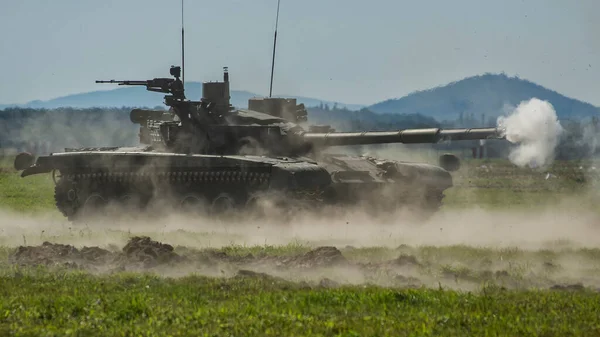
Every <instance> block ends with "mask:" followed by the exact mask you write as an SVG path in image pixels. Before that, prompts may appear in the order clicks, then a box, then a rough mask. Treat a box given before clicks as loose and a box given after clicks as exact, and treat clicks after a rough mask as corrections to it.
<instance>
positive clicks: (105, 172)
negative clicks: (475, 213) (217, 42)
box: [14, 66, 503, 220]
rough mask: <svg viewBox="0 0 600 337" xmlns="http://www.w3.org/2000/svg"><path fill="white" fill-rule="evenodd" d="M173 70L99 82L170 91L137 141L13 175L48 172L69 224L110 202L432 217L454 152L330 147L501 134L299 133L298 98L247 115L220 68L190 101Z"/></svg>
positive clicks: (271, 101) (306, 129)
mask: <svg viewBox="0 0 600 337" xmlns="http://www.w3.org/2000/svg"><path fill="white" fill-rule="evenodd" d="M180 72H181V69H180V67H175V66H171V71H170V73H171V75H172V76H173V78H154V79H151V80H144V81H127V80H125V81H115V80H110V81H96V83H115V84H118V85H139V86H145V87H146V89H147V90H149V91H155V92H160V93H165V94H166V95H165V96H164V99H165V100H164V103H165V104H166V106H168V107H169V109H168V110H148V109H133V110H132V111H131V113H130V119H131V122H132V123H136V124H139V126H140V131H139V141H140V144H139V145H137V146H134V147H98V148H67V149H64V151H63V152H57V153H52V154H50V155H47V156H40V157H38V158H35V157H34V155H33V154H29V153H21V154H19V155H18V156H17V157H16V159H15V162H14V166H15V168H16V169H17V170H19V171H22V173H21V176H22V177H27V176H30V175H33V174H42V173H51V174H52V177H53V179H54V181H55V185H56V186H55V201H56V207H57V209H58V210H59V211H60V212H62V214H63V215H64V216H65V217H67V218H68V219H70V220H75V219H82V218H85V216H86V214H90V213H89V212H92V211H93V212H98V211H100V210H102V209H104V208H103V207H105V206H106V205H107V204H118V205H122V206H127V207H135V209H136V210H138V211H140V212H143V210H144V209H146V210H148V209H153V208H154V207H153V206H152V205H155V202H158V203H159V204H165V203H169V204H170V205H172V206H174V207H175V208H174V209H175V211H177V209H178V208H181V209H182V210H183V209H184V208H185V209H186V210H203V211H206V212H208V213H209V214H222V213H223V212H226V211H233V212H234V213H236V212H242V211H244V210H253V209H255V208H256V207H257V205H259V204H260V203H259V201H264V200H276V201H277V204H278V205H280V206H282V207H284V208H285V207H289V206H294V205H298V204H303V205H313V206H315V205H316V206H320V205H334V206H342V207H347V206H350V207H352V206H353V205H357V204H365V203H366V204H367V205H368V206H369V209H371V210H375V211H384V210H395V209H398V208H402V207H407V208H408V207H412V208H414V209H416V210H417V211H419V212H422V213H423V214H433V213H435V212H436V211H437V210H438V208H439V207H440V206H441V205H442V199H443V197H444V191H445V190H447V189H448V188H450V187H452V185H453V181H452V175H451V172H452V171H455V170H457V169H458V168H459V167H460V162H459V159H458V158H457V157H456V156H453V155H450V154H445V155H442V156H441V157H440V158H439V165H430V164H424V163H414V162H401V161H392V160H385V159H381V158H374V157H369V156H354V155H348V154H335V153H330V152H329V151H330V149H332V148H334V147H343V146H350V145H368V144H390V143H404V144H420V143H437V142H439V141H443V140H452V141H460V140H481V139H492V138H495V139H501V138H503V136H502V133H501V132H500V130H498V129H497V128H473V129H439V128H428V129H408V130H397V131H371V132H368V131H366V132H336V131H335V130H334V129H332V128H331V127H330V126H327V125H320V126H319V125H313V126H303V125H305V124H306V123H307V111H306V109H305V107H304V106H303V105H302V104H297V102H296V101H295V100H294V99H288V98H271V97H269V98H262V97H257V98H252V99H250V100H249V102H248V109H236V108H234V107H232V105H231V104H230V96H229V72H228V69H227V68H226V67H225V68H224V71H223V81H220V82H205V83H203V90H202V97H201V98H200V100H198V101H194V100H189V99H187V98H186V97H185V93H184V88H183V83H182V81H181V80H180ZM157 200H160V201H157ZM313 206H309V207H313Z"/></svg>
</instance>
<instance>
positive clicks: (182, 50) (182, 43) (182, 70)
mask: <svg viewBox="0 0 600 337" xmlns="http://www.w3.org/2000/svg"><path fill="white" fill-rule="evenodd" d="M183 46H184V39H183V0H181V82H182V85H183V89H184V90H185V72H184V69H185V67H184V66H183V65H184V63H185V53H184V47H183Z"/></svg>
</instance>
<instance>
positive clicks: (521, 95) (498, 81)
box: [367, 73, 600, 120]
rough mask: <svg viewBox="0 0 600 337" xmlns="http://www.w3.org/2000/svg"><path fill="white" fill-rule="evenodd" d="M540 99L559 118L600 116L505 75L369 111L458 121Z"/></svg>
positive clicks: (598, 111)
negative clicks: (421, 115) (548, 104)
mask: <svg viewBox="0 0 600 337" xmlns="http://www.w3.org/2000/svg"><path fill="white" fill-rule="evenodd" d="M534 97H536V98H538V99H541V100H546V101H548V102H550V103H551V104H552V105H553V106H554V108H555V110H556V112H557V115H558V116H559V118H573V117H575V118H582V117H590V116H594V115H597V114H600V108H599V107H596V106H594V105H592V104H590V103H588V102H584V101H581V100H577V99H574V98H571V97H567V96H565V95H563V94H560V93H558V92H557V91H554V90H551V89H548V88H546V87H544V86H542V85H540V84H537V83H534V82H532V81H529V80H526V79H522V78H519V77H517V76H513V77H509V76H507V75H506V74H504V73H500V74H493V73H484V74H481V75H475V76H470V77H465V78H463V79H461V80H458V81H453V82H450V83H447V84H444V85H440V86H437V87H434V88H430V89H424V90H418V91H414V92H412V93H410V94H408V95H405V96H403V97H400V98H391V99H387V100H384V101H381V102H378V103H375V104H372V105H369V106H368V107H367V109H369V110H371V111H374V112H377V113H398V114H406V113H420V114H423V115H426V116H431V117H434V118H436V119H440V120H444V119H456V118H459V116H460V115H461V113H462V114H466V115H469V114H477V117H479V115H480V114H483V115H486V116H487V117H497V116H499V115H501V114H503V113H506V112H508V111H509V110H512V109H513V108H514V107H516V106H517V105H518V104H519V103H521V102H522V101H526V100H529V99H531V98H534Z"/></svg>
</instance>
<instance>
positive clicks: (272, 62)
mask: <svg viewBox="0 0 600 337" xmlns="http://www.w3.org/2000/svg"><path fill="white" fill-rule="evenodd" d="M182 1H183V0H182ZM280 2H281V0H277V17H276V19H275V37H274V38H273V60H272V61H271V86H270V87H269V97H271V94H272V93H273V71H274V70H275V46H276V45H277V24H278V23H279V3H280Z"/></svg>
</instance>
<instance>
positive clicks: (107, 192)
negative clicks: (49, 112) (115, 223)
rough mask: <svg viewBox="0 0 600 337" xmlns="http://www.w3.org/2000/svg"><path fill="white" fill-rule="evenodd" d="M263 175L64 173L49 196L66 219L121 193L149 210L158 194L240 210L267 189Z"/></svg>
mask: <svg viewBox="0 0 600 337" xmlns="http://www.w3.org/2000/svg"><path fill="white" fill-rule="evenodd" d="M269 178H270V176H269V173H266V172H241V171H229V170H223V171H191V170H188V171H167V172H155V173H143V172H89V173H70V174H65V175H62V176H60V178H59V180H58V181H57V182H56V186H55V189H54V199H55V204H56V207H57V209H58V210H59V211H60V212H61V213H62V214H63V215H64V216H65V217H67V219H68V220H70V221H76V220H81V219H85V216H86V215H87V214H83V213H85V212H82V211H83V210H84V209H86V208H88V207H87V206H90V209H89V210H90V211H96V210H97V209H95V207H97V206H96V205H88V204H89V202H90V198H94V197H95V198H97V199H101V200H102V201H103V202H111V203H113V204H116V205H120V206H125V204H124V198H126V197H128V198H130V199H131V197H133V198H134V199H135V200H137V204H135V205H127V206H135V207H136V208H133V210H134V211H142V210H144V209H147V210H150V211H151V210H152V207H149V206H150V204H151V202H152V201H153V199H155V198H156V197H157V196H158V197H159V199H160V201H159V202H160V203H161V204H163V205H164V204H169V205H170V206H175V207H181V206H182V203H183V202H185V201H186V200H187V201H189V202H203V203H204V204H203V205H197V204H196V206H202V207H204V209H207V208H206V207H208V209H209V210H210V211H212V212H213V213H219V212H220V211H222V209H220V208H219V207H220V206H219V205H218V204H219V201H220V202H225V203H228V205H229V206H232V207H235V208H236V209H238V210H240V209H245V208H247V206H250V205H251V204H250V203H249V199H251V198H253V197H257V196H265V195H269V193H270V192H272V191H268V182H269ZM288 197H289V198H290V202H296V203H298V202H306V203H314V202H317V203H318V202H320V201H322V193H314V192H307V191H297V192H294V193H292V194H289V193H288V194H286V198H288ZM286 200H287V199H286ZM292 200H293V201H292ZM221 206H223V205H221ZM211 208H212V210H211ZM131 210H132V209H127V211H131Z"/></svg>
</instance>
